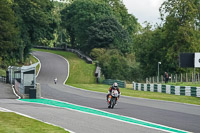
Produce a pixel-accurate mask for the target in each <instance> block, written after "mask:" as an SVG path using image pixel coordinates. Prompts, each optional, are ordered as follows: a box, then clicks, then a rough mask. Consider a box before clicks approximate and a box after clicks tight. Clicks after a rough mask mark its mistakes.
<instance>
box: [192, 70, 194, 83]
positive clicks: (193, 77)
mask: <svg viewBox="0 0 200 133" xmlns="http://www.w3.org/2000/svg"><path fill="white" fill-rule="evenodd" d="M193 82H194V73H193V72H192V83H193Z"/></svg>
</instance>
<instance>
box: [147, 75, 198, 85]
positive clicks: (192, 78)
mask: <svg viewBox="0 0 200 133" xmlns="http://www.w3.org/2000/svg"><path fill="white" fill-rule="evenodd" d="M168 82H172V83H177V82H193V83H197V82H200V73H195V74H194V73H184V74H182V73H181V74H169V78H168ZM146 83H165V78H164V75H160V76H159V77H158V76H154V77H148V78H146Z"/></svg>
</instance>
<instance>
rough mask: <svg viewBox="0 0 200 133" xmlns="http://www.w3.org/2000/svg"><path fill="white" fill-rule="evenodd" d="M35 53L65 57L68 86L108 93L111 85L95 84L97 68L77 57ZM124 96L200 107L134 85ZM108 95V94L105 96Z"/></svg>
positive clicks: (194, 100)
mask: <svg viewBox="0 0 200 133" xmlns="http://www.w3.org/2000/svg"><path fill="white" fill-rule="evenodd" d="M34 50H35V51H43V52H50V53H54V54H58V55H61V56H63V57H65V58H66V59H67V60H68V61H69V64H70V74H69V79H68V81H67V82H66V84H68V85H70V86H74V87H77V88H82V89H85V90H90V91H97V92H104V93H107V92H108V88H109V87H110V86H109V85H104V84H95V77H94V71H95V66H94V65H91V64H87V63H85V61H83V60H82V59H80V58H79V57H78V56H77V55H75V54H73V53H69V52H64V51H54V50H44V49H34ZM121 92H122V95H124V96H131V97H140V98H148V99H156V100H165V101H174V102H180V103H189V104H196V105H200V98H197V97H190V96H177V95H170V94H165V93H158V92H145V91H135V90H133V89H132V84H127V88H121ZM105 95H106V94H105Z"/></svg>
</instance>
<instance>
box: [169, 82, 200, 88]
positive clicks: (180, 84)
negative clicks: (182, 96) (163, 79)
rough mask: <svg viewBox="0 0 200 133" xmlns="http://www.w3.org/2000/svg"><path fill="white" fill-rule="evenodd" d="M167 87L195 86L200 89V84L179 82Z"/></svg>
mask: <svg viewBox="0 0 200 133" xmlns="http://www.w3.org/2000/svg"><path fill="white" fill-rule="evenodd" d="M166 85H174V86H194V87H200V83H197V82H194V83H192V82H177V83H167V84H166Z"/></svg>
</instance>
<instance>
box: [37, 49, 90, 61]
mask: <svg viewBox="0 0 200 133" xmlns="http://www.w3.org/2000/svg"><path fill="white" fill-rule="evenodd" d="M34 48H39V49H50V50H63V51H69V52H72V53H75V54H77V55H78V56H79V57H80V58H82V59H84V60H85V61H86V62H87V63H89V64H92V62H93V61H92V59H91V58H90V57H88V56H86V55H84V54H83V53H81V52H80V51H79V50H76V49H70V48H61V47H55V48H51V47H47V46H34Z"/></svg>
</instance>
